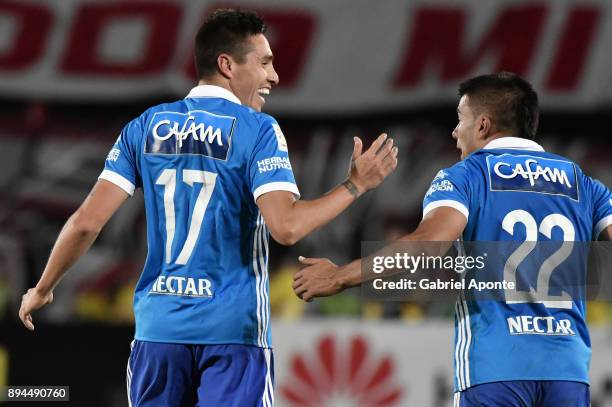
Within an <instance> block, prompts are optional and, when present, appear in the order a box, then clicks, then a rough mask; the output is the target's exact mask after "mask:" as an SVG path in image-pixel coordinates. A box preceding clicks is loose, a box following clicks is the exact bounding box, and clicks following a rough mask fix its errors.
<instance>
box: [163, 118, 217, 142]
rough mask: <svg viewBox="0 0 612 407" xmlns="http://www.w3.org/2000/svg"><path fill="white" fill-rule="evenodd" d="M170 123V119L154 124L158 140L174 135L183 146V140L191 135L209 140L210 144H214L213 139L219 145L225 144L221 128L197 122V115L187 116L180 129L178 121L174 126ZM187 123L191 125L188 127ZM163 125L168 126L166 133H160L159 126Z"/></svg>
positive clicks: (201, 139) (205, 140) (197, 139)
mask: <svg viewBox="0 0 612 407" xmlns="http://www.w3.org/2000/svg"><path fill="white" fill-rule="evenodd" d="M170 124H171V122H170V120H168V119H165V120H160V121H158V122H157V123H156V124H155V126H153V137H155V138H156V139H157V140H160V141H165V140H168V139H169V138H170V137H172V136H174V137H175V138H176V139H177V140H178V142H179V147H182V146H183V140H186V139H187V137H189V136H191V137H193V139H194V140H196V141H202V142H207V143H208V144H212V143H213V141H216V142H217V144H218V145H220V146H222V145H223V141H222V140H221V129H220V128H218V127H213V126H206V125H205V124H204V123H196V122H195V117H193V116H191V115H189V116H188V117H187V120H185V123H183V126H182V127H181V129H180V130H179V123H178V122H174V123H172V126H170ZM187 125H189V127H187ZM161 126H168V132H167V133H166V134H163V135H160V134H159V128H160V127H161Z"/></svg>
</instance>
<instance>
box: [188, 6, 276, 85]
mask: <svg viewBox="0 0 612 407" xmlns="http://www.w3.org/2000/svg"><path fill="white" fill-rule="evenodd" d="M265 32H266V25H265V23H264V21H263V19H262V18H261V17H259V16H258V15H257V14H256V13H254V12H252V11H248V10H237V9H218V10H215V11H214V12H213V13H212V14H211V15H210V16H209V17H208V18H207V19H206V21H204V23H203V24H202V26H201V27H200V29H199V30H198V34H197V35H196V39H195V65H196V72H197V74H198V78H199V79H201V78H207V77H210V76H211V75H213V74H214V73H215V72H216V71H217V57H218V56H219V55H220V54H228V55H231V56H232V57H233V58H235V59H236V60H237V61H238V62H243V61H244V57H245V55H246V54H247V53H248V52H249V47H248V44H247V42H246V40H247V39H248V38H249V37H250V36H252V35H257V34H264V33H265Z"/></svg>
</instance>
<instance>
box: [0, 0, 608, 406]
mask: <svg viewBox="0 0 612 407" xmlns="http://www.w3.org/2000/svg"><path fill="white" fill-rule="evenodd" d="M220 6H240V7H244V8H252V9H255V10H257V11H259V12H260V13H261V14H262V15H263V16H264V17H265V18H266V20H267V23H268V25H269V38H270V40H271V44H272V48H273V50H274V52H275V54H276V60H275V65H276V67H277V71H278V72H279V75H280V78H281V82H280V86H278V87H277V88H275V89H273V91H272V94H271V96H270V97H269V98H268V103H267V105H266V107H265V110H266V111H267V112H268V113H271V114H272V115H274V116H275V117H276V118H277V119H278V121H279V123H280V124H281V126H282V128H283V130H284V133H285V135H286V137H287V140H288V143H289V147H290V154H291V159H292V164H293V168H294V171H295V174H296V177H297V181H298V185H299V187H300V189H301V192H302V196H303V197H304V198H306V199H308V198H313V197H316V196H318V195H320V194H321V193H323V192H324V191H326V190H328V189H329V188H331V187H332V186H334V185H335V184H337V183H339V182H340V181H342V180H343V177H344V175H345V172H346V169H347V160H348V157H349V155H350V152H351V148H352V136H354V135H359V136H361V137H363V138H365V139H367V140H368V141H367V143H369V141H370V140H372V139H373V138H374V137H375V136H376V135H377V134H378V133H379V132H382V131H386V132H388V133H389V134H390V135H391V136H392V137H393V138H394V139H395V140H396V143H397V144H398V145H399V146H400V158H401V160H400V164H399V167H398V169H397V171H396V172H395V173H394V174H393V175H392V176H391V177H389V179H388V180H387V181H386V182H385V183H384V184H383V186H382V187H381V188H379V189H378V190H376V191H374V192H370V193H368V194H367V195H366V196H365V197H363V198H362V199H361V200H360V201H359V202H358V203H357V204H356V205H354V206H353V207H351V208H350V209H349V210H348V211H347V212H346V213H345V214H343V215H341V216H340V217H339V218H338V219H336V220H335V221H334V222H333V223H332V224H331V225H330V226H328V227H326V228H324V229H323V230H320V231H318V232H316V233H314V234H313V235H312V236H310V237H308V238H307V239H305V240H304V241H303V242H300V243H299V244H297V245H296V246H294V247H290V248H286V247H282V246H278V245H275V244H272V247H271V260H270V273H271V287H270V301H271V304H272V313H273V321H272V325H273V336H274V343H275V363H276V400H277V405H279V406H330V407H331V406H372V407H374V406H434V407H438V406H450V405H451V400H452V397H451V388H452V377H453V376H452V374H453V372H452V355H453V352H454V349H453V345H452V311H453V306H452V304H443V303H436V302H430V303H420V304H419V303H364V302H363V301H361V300H360V296H359V291H358V290H356V291H355V290H353V291H349V292H346V293H344V294H343V295H340V296H337V297H334V298H331V299H324V300H318V301H314V302H312V303H308V304H305V303H303V302H300V301H299V300H297V299H296V298H295V297H294V295H293V293H292V291H291V278H292V274H293V273H294V272H295V271H296V270H297V269H298V265H297V263H296V258H297V256H298V255H306V256H316V257H323V256H325V257H330V258H331V259H333V260H334V261H336V262H346V261H348V260H350V259H353V258H355V257H357V256H359V253H360V242H361V241H364V240H383V239H393V238H395V237H397V236H401V235H402V234H404V233H406V232H409V231H411V230H412V228H414V227H415V226H416V225H417V223H418V221H419V220H420V211H421V201H422V197H423V195H424V193H425V191H426V190H427V187H428V184H429V182H430V181H431V179H432V178H433V176H434V175H435V173H436V172H437V171H438V170H439V169H440V168H443V167H446V166H449V165H451V164H453V163H454V162H456V161H457V159H458V152H457V151H456V150H455V147H454V146H455V143H454V141H453V140H452V139H451V131H452V129H453V128H454V126H455V122H456V114H455V106H456V102H457V99H456V87H457V84H458V83H459V82H460V81H461V80H463V79H465V78H467V77H469V76H473V75H475V74H478V73H487V72H492V71H499V70H510V71H513V72H516V73H518V74H521V75H523V76H524V77H526V78H528V79H529V80H530V81H531V82H532V83H533V84H534V86H535V87H536V89H537V90H538V92H539V93H540V97H541V107H542V115H541V121H540V132H539V134H540V137H539V141H540V142H541V143H543V144H544V146H545V147H546V148H547V149H549V150H551V151H553V152H556V153H558V154H562V155H565V156H568V157H570V158H572V159H574V160H576V161H577V162H578V163H580V164H581V165H582V166H583V168H584V169H585V171H586V172H587V173H589V174H591V175H592V176H595V177H596V178H599V179H600V180H602V181H603V182H604V183H605V184H606V185H607V186H609V187H610V186H612V159H611V154H610V153H611V152H612V139H611V138H610V134H612V120H611V119H610V118H611V117H612V73H611V72H612V71H611V70H610V68H609V67H610V66H611V65H612V64H611V62H612V52H611V51H610V47H609V44H610V43H609V41H611V40H612V15H611V12H612V4H611V3H610V2H608V1H606V0H592V1H588V2H584V1H569V0H561V1H553V0H549V1H520V0H495V1H487V2H481V1H478V0H458V1H448V0H447V1H443V0H435V1H425V0H420V1H418V0H417V1H407V0H386V1H384V2H374V1H369V0H352V1H349V0H325V1H323V0H318V1H306V0H286V1H280V0H276V1H275V0H257V1H245V0H235V1H232V2H214V1H188V0H183V1H162V0H122V1H108V0H97V1H94V0H62V1H56V2H51V1H43V0H41V1H35V0H18V1H0V106H1V108H0V152H1V159H0V169H1V171H0V386H2V385H69V386H71V398H72V402H71V403H70V405H75V406H76V405H78V406H81V405H83V406H85V405H87V406H125V405H127V400H126V397H125V379H124V378H125V364H126V361H127V356H128V353H129V342H130V340H131V338H132V335H133V315H132V308H131V301H132V292H133V286H134V284H135V281H136V279H137V278H138V276H139V273H140V268H141V265H142V262H143V259H144V256H145V253H146V241H145V223H144V213H143V209H142V197H141V195H140V194H139V193H136V195H135V197H134V198H132V199H130V200H129V201H128V202H127V204H126V205H125V206H124V207H123V208H122V209H121V211H120V212H119V213H118V214H117V215H116V216H115V217H114V218H113V219H112V220H111V221H110V223H109V224H108V226H107V227H106V229H105V230H104V231H103V233H102V234H101V236H100V237H99V239H98V241H97V243H96V244H95V246H94V247H93V248H92V250H91V251H90V252H89V253H88V254H87V255H86V256H85V257H84V258H83V259H82V260H81V261H80V262H79V263H78V264H77V265H76V266H75V267H74V269H73V270H72V271H71V273H70V274H69V275H68V276H67V277H66V278H65V280H64V281H63V282H62V284H61V285H60V286H59V287H58V289H57V290H56V291H55V303H54V304H53V305H52V306H51V307H49V308H48V309H46V310H44V311H43V312H40V313H38V314H36V315H35V322H36V323H37V329H36V332H35V333H34V334H30V333H28V332H26V331H25V330H24V329H23V328H22V327H21V326H20V325H19V324H18V321H17V309H18V306H19V303H20V299H21V295H22V294H23V292H24V291H25V290H26V288H27V287H30V286H32V285H33V284H35V282H36V281H37V279H38V277H39V275H40V273H41V272H42V269H43V267H44V262H45V261H46V258H47V255H48V253H49V251H50V249H51V247H52V245H53V243H54V240H55V237H56V236H57V234H58V232H59V230H60V228H61V226H62V225H63V223H64V222H65V220H66V219H67V217H68V216H69V215H70V214H71V213H72V211H74V210H75V209H76V208H77V206H78V205H79V203H80V202H81V201H82V199H83V198H84V197H85V196H86V194H87V193H88V191H89V189H90V188H91V186H92V185H93V183H94V182H95V181H96V178H97V176H98V174H99V173H100V171H101V169H102V167H103V162H104V159H105V157H106V154H107V152H108V150H109V149H110V147H111V145H112V144H113V142H114V140H115V138H116V137H117V134H118V133H119V131H120V129H121V128H122V126H123V125H124V124H125V123H126V122H127V121H128V120H130V119H131V118H132V117H134V116H136V115H138V114H140V113H141V112H142V111H143V110H144V109H145V108H146V107H148V106H150V105H152V104H155V103H158V102H161V101H166V100H171V99H175V98H180V97H184V95H185V94H186V93H187V92H188V90H189V89H190V88H191V86H192V85H193V84H194V70H193V67H192V57H191V53H192V38H193V36H194V33H195V31H196V30H197V27H198V25H199V24H200V22H201V20H202V18H203V16H204V15H206V13H207V12H208V11H210V10H211V9H213V8H217V7H220ZM589 322H590V327H591V329H592V336H593V338H592V339H593V347H594V353H593V354H594V358H593V366H592V369H591V371H592V397H593V407H603V406H612V307H611V305H610V304H609V303H592V304H590V309H589ZM22 405H23V404H22ZM44 405H49V404H48V403H46V404H44ZM63 405H64V404H63ZM66 405H67V404H66Z"/></svg>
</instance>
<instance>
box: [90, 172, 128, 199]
mask: <svg viewBox="0 0 612 407" xmlns="http://www.w3.org/2000/svg"><path fill="white" fill-rule="evenodd" d="M98 179H104V180H107V181H109V182H112V183H113V184H115V185H117V186H118V187H119V188H121V189H123V190H124V191H125V192H127V193H128V194H129V195H130V196H132V195H134V190H135V189H136V187H135V186H134V184H132V183H131V182H130V181H129V180H128V179H127V178H125V177H123V176H122V175H119V174H117V173H116V172H114V171H111V170H104V171H102V173H101V174H100V176H99V177H98Z"/></svg>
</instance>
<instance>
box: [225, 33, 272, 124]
mask: <svg viewBox="0 0 612 407" xmlns="http://www.w3.org/2000/svg"><path fill="white" fill-rule="evenodd" d="M248 43H249V47H250V50H249V51H248V52H247V54H246V55H245V56H244V60H243V61H242V62H240V63H238V62H235V65H234V67H233V69H232V71H233V72H232V74H233V75H232V79H231V80H230V87H231V88H232V91H233V92H234V94H235V95H236V96H237V97H238V99H240V102H241V103H242V104H244V105H247V106H250V107H252V108H253V109H255V110H257V111H258V112H260V111H261V109H262V108H263V105H264V103H266V99H265V98H266V96H268V95H269V94H270V90H271V89H272V87H273V86H275V85H276V84H278V74H277V73H276V71H275V70H274V66H273V65H272V60H273V55H272V50H271V49H270V44H269V43H268V40H267V39H266V37H265V36H264V35H263V34H257V35H253V36H251V37H250V38H249V39H248Z"/></svg>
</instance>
